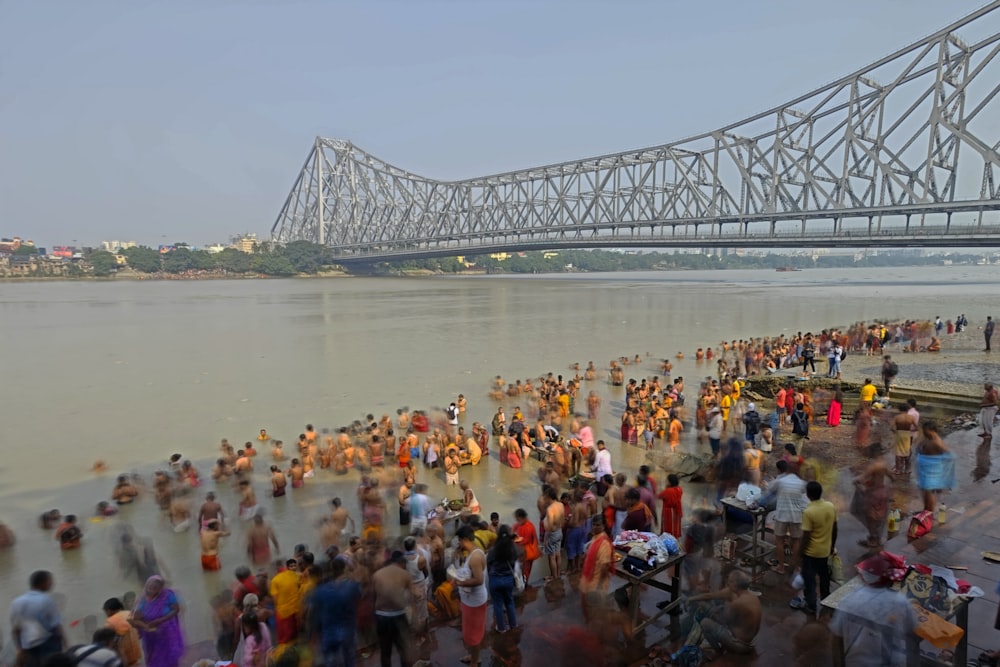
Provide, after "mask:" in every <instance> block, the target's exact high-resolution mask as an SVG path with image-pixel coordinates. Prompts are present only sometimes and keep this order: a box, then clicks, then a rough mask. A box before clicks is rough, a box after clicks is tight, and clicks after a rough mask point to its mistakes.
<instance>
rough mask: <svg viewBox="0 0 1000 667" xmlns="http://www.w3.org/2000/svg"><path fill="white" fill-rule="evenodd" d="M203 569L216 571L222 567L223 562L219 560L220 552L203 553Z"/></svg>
mask: <svg viewBox="0 0 1000 667" xmlns="http://www.w3.org/2000/svg"><path fill="white" fill-rule="evenodd" d="M201 569H203V570H209V571H213V572H214V571H215V570H221V569H222V563H221V562H220V561H219V554H212V555H211V556H209V555H206V554H202V555H201Z"/></svg>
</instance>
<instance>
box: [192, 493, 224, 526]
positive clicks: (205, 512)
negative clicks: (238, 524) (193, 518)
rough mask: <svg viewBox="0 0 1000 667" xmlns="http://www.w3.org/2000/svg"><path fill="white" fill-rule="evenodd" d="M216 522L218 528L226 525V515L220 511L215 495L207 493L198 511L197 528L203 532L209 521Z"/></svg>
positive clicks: (220, 506) (220, 507)
mask: <svg viewBox="0 0 1000 667" xmlns="http://www.w3.org/2000/svg"><path fill="white" fill-rule="evenodd" d="M213 520H215V521H218V524H219V528H222V527H224V526H225V525H226V513H225V512H223V511H222V505H220V504H219V503H218V501H216V499H215V494H214V493H212V492H209V493H207V494H205V502H204V503H202V505H201V508H200V509H199V510H198V528H199V530H204V529H205V527H206V526H208V522H209V521H213Z"/></svg>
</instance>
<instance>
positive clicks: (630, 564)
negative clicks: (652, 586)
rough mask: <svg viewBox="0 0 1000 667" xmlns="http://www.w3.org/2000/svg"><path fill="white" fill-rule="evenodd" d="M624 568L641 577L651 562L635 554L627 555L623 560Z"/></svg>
mask: <svg viewBox="0 0 1000 667" xmlns="http://www.w3.org/2000/svg"><path fill="white" fill-rule="evenodd" d="M622 569H623V570H625V571H626V572H628V573H629V574H631V575H632V576H634V577H641V576H642V575H643V574H645V572H646V570H649V569H650V567H649V563H647V562H646V561H644V560H641V559H639V558H636V557H635V556H626V557H625V560H623V561H622Z"/></svg>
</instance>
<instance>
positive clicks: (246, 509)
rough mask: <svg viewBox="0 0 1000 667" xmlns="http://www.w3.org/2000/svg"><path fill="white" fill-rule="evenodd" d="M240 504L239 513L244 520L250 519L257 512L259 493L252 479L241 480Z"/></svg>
mask: <svg viewBox="0 0 1000 667" xmlns="http://www.w3.org/2000/svg"><path fill="white" fill-rule="evenodd" d="M239 489H240V506H239V515H240V518H241V519H243V520H244V521H247V520H249V519H250V518H252V517H254V516H255V515H256V514H257V494H256V493H254V491H253V486H251V485H250V480H248V479H244V480H240V486H239Z"/></svg>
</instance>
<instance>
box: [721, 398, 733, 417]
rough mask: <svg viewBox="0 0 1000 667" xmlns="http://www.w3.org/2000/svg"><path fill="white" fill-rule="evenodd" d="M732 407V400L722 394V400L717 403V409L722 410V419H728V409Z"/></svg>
mask: <svg viewBox="0 0 1000 667" xmlns="http://www.w3.org/2000/svg"><path fill="white" fill-rule="evenodd" d="M732 406H733V399H732V397H731V396H730V395H729V394H724V395H723V396H722V400H721V401H719V407H720V408H722V418H723V419H729V408H731V407H732Z"/></svg>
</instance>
